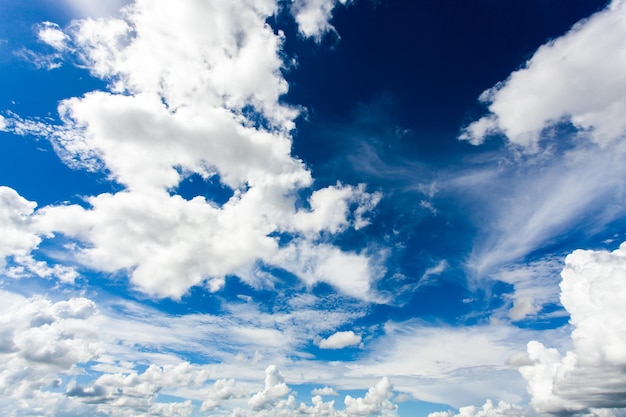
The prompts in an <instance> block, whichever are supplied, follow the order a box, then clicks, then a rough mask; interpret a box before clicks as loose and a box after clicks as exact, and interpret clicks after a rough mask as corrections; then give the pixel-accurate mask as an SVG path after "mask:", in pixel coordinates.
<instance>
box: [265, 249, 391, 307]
mask: <svg viewBox="0 0 626 417" xmlns="http://www.w3.org/2000/svg"><path fill="white" fill-rule="evenodd" d="M272 263H274V264H275V265H279V266H280V267H282V268H284V269H286V270H287V271H290V272H291V273H293V274H294V275H296V276H298V277H299V278H300V279H302V280H303V281H304V282H305V283H306V284H307V285H309V286H313V285H314V284H315V283H317V282H325V283H328V284H330V285H332V286H333V287H335V288H337V289H338V290H340V291H341V292H342V293H344V294H346V295H349V296H352V297H355V298H359V299H363V300H377V299H379V298H380V296H379V295H377V294H375V293H374V292H372V283H373V282H374V280H375V279H376V278H378V277H380V276H382V274H383V272H384V271H383V270H382V268H381V267H380V266H379V264H378V263H377V262H376V259H375V257H373V256H371V257H370V256H368V255H367V254H366V253H354V252H345V251H342V250H340V249H339V248H337V247H335V246H332V245H329V244H324V243H317V244H314V242H311V241H307V240H296V241H294V242H292V243H290V244H289V245H288V246H285V247H284V248H281V249H280V250H279V251H278V252H277V253H276V255H275V256H274V257H273V258H272Z"/></svg>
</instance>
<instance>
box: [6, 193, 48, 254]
mask: <svg viewBox="0 0 626 417" xmlns="http://www.w3.org/2000/svg"><path fill="white" fill-rule="evenodd" d="M35 207H37V203H35V202H33V201H28V200H26V199H25V198H24V197H22V196H21V195H19V194H18V193H17V192H16V191H15V190H13V189H12V188H9V187H0V220H1V223H2V233H1V234H0V266H4V262H5V258H7V257H9V256H12V257H18V258H24V257H26V256H27V255H28V254H29V253H30V252H31V251H32V250H33V249H34V248H36V247H37V245H39V243H40V242H41V239H40V238H39V237H38V236H37V234H36V233H34V232H33V228H32V219H31V215H32V213H33V212H34V211H35Z"/></svg>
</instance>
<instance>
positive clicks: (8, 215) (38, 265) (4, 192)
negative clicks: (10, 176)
mask: <svg viewBox="0 0 626 417" xmlns="http://www.w3.org/2000/svg"><path fill="white" fill-rule="evenodd" d="M36 207H37V203H35V202H34V201H28V200H26V199H25V198H24V197H22V196H21V195H19V194H18V193H17V191H15V190H13V189H12V188H9V187H4V186H0V271H2V272H3V273H4V275H5V276H6V277H11V278H22V277H27V276H38V277H41V278H51V277H56V278H58V279H60V280H61V281H63V282H68V283H71V282H74V280H75V279H76V278H77V277H78V273H77V272H76V271H75V270H74V269H72V268H71V267H67V266H64V265H52V266H51V265H49V264H48V263H47V262H44V261H37V260H35V259H34V258H33V257H32V256H31V252H32V251H34V250H35V249H37V247H38V246H39V243H41V240H42V239H41V237H40V234H41V233H40V231H39V230H38V229H37V227H36V223H37V221H36V215H35V208H36ZM7 260H8V261H9V262H8V263H7Z"/></svg>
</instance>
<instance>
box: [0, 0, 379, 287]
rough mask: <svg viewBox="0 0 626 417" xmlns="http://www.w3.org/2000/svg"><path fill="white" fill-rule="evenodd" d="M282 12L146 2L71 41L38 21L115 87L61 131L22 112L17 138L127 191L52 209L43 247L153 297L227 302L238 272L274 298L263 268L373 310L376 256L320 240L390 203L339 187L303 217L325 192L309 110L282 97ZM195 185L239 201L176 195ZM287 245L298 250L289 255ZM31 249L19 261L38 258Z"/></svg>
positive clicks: (92, 22)
mask: <svg viewBox="0 0 626 417" xmlns="http://www.w3.org/2000/svg"><path fill="white" fill-rule="evenodd" d="M298 4H300V3H297V4H294V5H293V7H295V8H298V7H300V6H298ZM301 6H302V7H303V8H304V9H306V10H310V9H311V8H315V7H317V6H315V7H314V5H313V4H312V3H311V4H309V3H308V2H304V3H302V4H301ZM278 7H279V6H278V4H277V3H276V2H275V1H273V0H263V1H252V0H246V1H244V2H238V3H236V4H235V3H233V4H231V3H228V2H186V3H184V4H178V3H176V4H174V3H171V2H167V1H157V2H154V1H143V0H138V1H136V2H135V3H133V4H130V5H128V6H126V7H125V8H124V9H123V10H122V11H121V12H120V14H119V15H118V17H108V18H101V19H90V18H88V19H84V20H78V21H75V22H73V23H72V24H71V25H70V26H69V27H68V28H67V29H65V30H61V28H59V27H58V26H57V25H55V24H52V23H49V22H48V23H45V24H43V25H41V26H40V27H39V33H38V36H39V39H40V40H41V41H43V42H46V43H48V44H49V45H50V46H51V47H53V48H54V49H55V50H56V51H59V52H63V53H65V54H66V55H67V56H72V57H74V58H73V59H76V60H78V62H80V63H81V65H84V66H85V67H86V68H87V69H88V70H89V71H90V72H91V73H92V75H94V76H96V77H98V78H101V79H103V80H106V81H107V82H108V83H109V91H93V92H89V93H87V94H85V95H83V96H81V97H74V98H69V99H66V100H63V101H62V102H61V103H60V105H59V108H58V111H59V115H60V118H61V121H62V123H61V124H59V125H51V124H46V123H43V122H40V121H36V120H27V119H22V118H20V117H18V116H16V115H11V117H10V118H9V119H7V120H8V121H7V122H6V123H5V124H6V126H7V127H6V128H7V129H8V130H11V131H13V132H14V133H18V134H24V135H25V134H35V135H39V136H43V137H46V138H47V139H49V140H51V142H52V143H53V146H54V147H55V150H56V151H57V153H58V154H59V156H61V158H62V159H63V160H64V161H65V162H66V163H67V164H68V165H70V166H72V167H74V168H79V169H87V170H103V171H105V172H107V173H108V176H109V179H110V180H111V181H114V182H116V183H118V184H119V185H120V186H121V187H122V190H121V191H119V192H117V193H106V194H101V195H96V196H89V197H85V201H86V203H87V204H86V205H57V206H49V207H45V208H42V209H40V210H39V211H38V212H37V219H38V221H37V232H38V233H39V235H40V236H41V235H45V236H52V235H55V234H62V235H64V236H65V237H67V238H69V239H71V240H74V248H75V250H74V251H70V253H72V255H73V256H74V258H75V260H76V261H77V262H79V263H80V264H82V265H85V266H87V267H89V268H91V269H95V270H99V271H105V272H111V273H114V272H118V271H122V272H124V273H127V274H128V275H129V277H130V281H131V283H132V284H133V285H134V286H135V287H136V288H137V289H139V290H140V291H143V292H145V293H148V294H150V295H153V296H156V297H172V298H180V297H181V296H182V295H184V294H185V293H186V292H187V290H188V289H189V288H190V287H192V286H196V285H205V286H207V287H208V288H209V289H210V290H212V291H216V290H219V289H220V288H221V287H222V286H223V284H224V279H225V277H226V276H228V275H238V276H240V277H241V278H242V279H244V280H245V281H247V282H248V283H249V284H251V285H253V286H255V287H259V286H263V285H265V284H267V282H265V281H264V280H263V278H262V274H261V275H260V274H256V273H255V271H256V269H257V267H258V265H259V263H266V264H271V265H275V266H278V267H282V268H284V269H287V270H288V271H290V272H293V273H295V274H297V275H299V276H301V277H302V278H303V280H304V282H305V283H306V284H307V285H309V286H311V285H313V284H315V283H316V282H320V281H323V282H327V283H329V284H331V285H333V286H335V287H337V288H338V289H339V290H341V291H344V292H346V294H348V295H350V296H353V297H358V298H371V297H372V295H371V289H372V283H373V282H374V281H375V280H376V279H377V278H378V276H379V274H380V273H381V271H382V270H381V269H376V268H375V267H374V266H373V265H371V260H370V258H369V257H368V255H367V254H365V253H350V252H344V251H342V250H341V249H339V248H337V247H335V246H333V245H331V244H329V243H328V242H327V241H325V243H324V244H323V245H318V243H319V242H318V240H319V239H322V238H324V239H326V240H327V237H328V236H331V235H335V234H338V233H342V232H344V231H346V230H347V229H349V228H354V229H359V228H361V227H364V226H366V225H367V224H368V219H367V213H368V212H369V211H371V209H372V208H373V207H374V206H375V205H376V204H377V203H378V201H379V200H380V198H381V196H380V194H379V193H368V192H367V191H366V190H365V186H364V185H359V186H349V185H342V184H337V185H336V186H330V187H327V188H323V189H319V190H315V191H314V192H313V193H312V195H311V196H310V198H309V200H308V202H303V203H304V204H303V206H304V207H302V208H299V209H298V208H297V207H298V205H299V203H300V202H299V199H300V198H301V197H300V194H299V193H300V192H301V191H302V190H304V189H308V188H309V187H310V186H311V185H312V181H313V180H312V178H311V174H310V172H309V171H308V170H307V169H306V167H305V166H304V164H303V163H302V161H300V160H298V159H296V158H294V157H292V156H291V136H290V133H289V132H290V130H291V129H292V128H293V127H294V119H295V117H296V116H297V115H298V110H297V109H295V108H293V107H290V106H288V105H285V104H283V103H282V102H281V101H280V96H281V95H282V94H284V93H285V92H286V91H287V83H286V81H285V80H284V78H283V76H282V74H281V70H282V69H283V59H282V56H281V48H282V44H283V40H284V39H283V34H282V33H280V32H279V33H275V32H274V31H273V29H272V28H271V27H269V25H267V24H266V23H265V22H266V20H267V19H268V17H270V16H272V15H273V14H275V13H277V10H278ZM320 7H321V6H320ZM304 9H302V10H304ZM303 13H304V12H303ZM192 175H197V176H199V177H201V178H202V181H204V183H205V184H219V185H220V187H223V188H225V189H226V190H228V191H229V192H230V193H232V196H231V197H230V198H229V199H228V200H227V201H226V203H223V202H221V201H218V200H217V199H215V198H213V197H212V195H211V193H210V192H209V193H202V192H198V195H197V196H195V198H183V197H182V196H181V195H179V194H178V193H177V187H178V186H179V184H180V183H181V182H182V181H184V180H185V179H186V178H189V177H191V176H192ZM29 210H30V212H31V213H32V208H29ZM120 219H123V221H120ZM281 234H289V235H291V238H292V242H291V243H290V244H287V245H286V246H284V247H282V246H281V245H280V242H279V241H280V239H279V237H278V236H279V235H281ZM34 239H39V238H38V237H37V236H34ZM27 246H28V247H23V248H22V249H21V250H22V251H25V252H28V250H29V248H30V249H33V248H34V247H35V245H34V244H29V245H27ZM326 257H327V259H328V261H329V263H328V264H327V265H326V266H325V265H323V263H322V262H321V260H322V259H324V258H326ZM296 265H306V267H303V268H302V267H296V268H295V269H294V266H296Z"/></svg>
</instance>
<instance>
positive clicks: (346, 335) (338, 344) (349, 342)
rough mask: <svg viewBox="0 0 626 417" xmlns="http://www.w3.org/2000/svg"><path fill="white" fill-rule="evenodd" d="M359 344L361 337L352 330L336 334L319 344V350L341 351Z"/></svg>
mask: <svg viewBox="0 0 626 417" xmlns="http://www.w3.org/2000/svg"><path fill="white" fill-rule="evenodd" d="M359 343H361V336H359V335H356V334H354V332H353V331H352V330H349V331H347V332H337V333H335V334H333V335H331V336H329V337H328V338H326V339H322V340H321V341H320V343H319V347H320V348H321V349H343V348H344V347H347V346H354V345H358V344H359Z"/></svg>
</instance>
